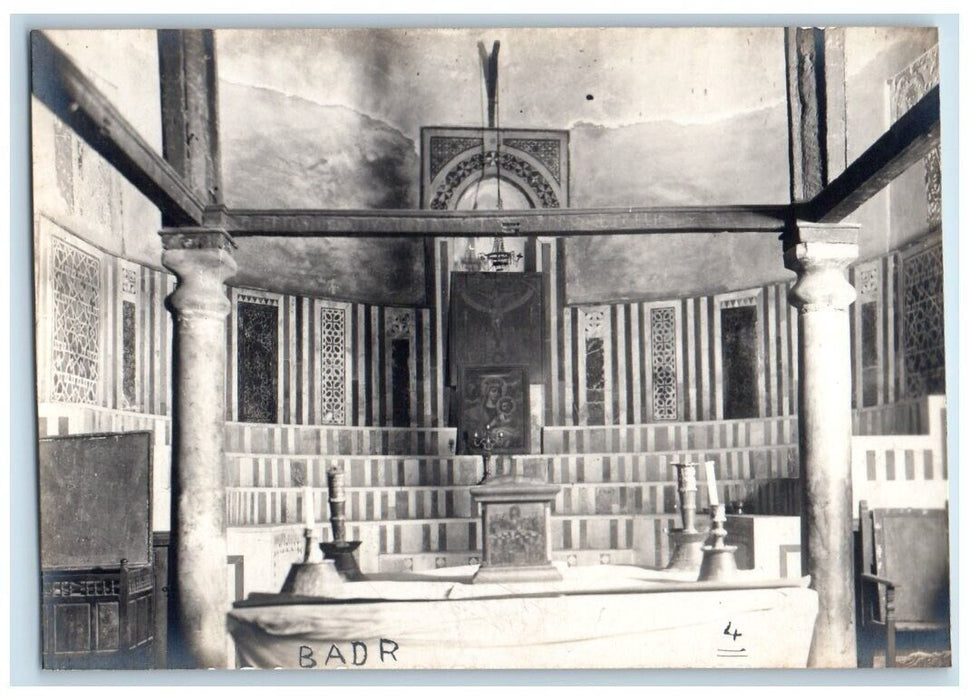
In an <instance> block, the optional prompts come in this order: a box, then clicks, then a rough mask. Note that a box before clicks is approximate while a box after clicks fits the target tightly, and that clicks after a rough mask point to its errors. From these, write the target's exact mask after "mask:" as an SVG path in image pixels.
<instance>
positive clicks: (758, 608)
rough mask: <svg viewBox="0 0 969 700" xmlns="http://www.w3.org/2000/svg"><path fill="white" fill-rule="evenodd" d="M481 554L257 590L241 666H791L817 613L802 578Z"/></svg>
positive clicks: (244, 606) (245, 621)
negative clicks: (403, 570) (524, 561)
mask: <svg viewBox="0 0 969 700" xmlns="http://www.w3.org/2000/svg"><path fill="white" fill-rule="evenodd" d="M476 568H477V567H460V568H454V569H447V570H445V569H441V570H438V571H437V572H428V573H427V574H420V575H419V574H410V575H404V576H393V577H391V576H383V577H376V578H372V579H371V580H368V581H362V582H354V583H346V584H344V585H343V586H342V588H340V590H339V592H338V593H335V594H334V595H332V596H328V597H326V598H305V597H298V596H286V595H278V594H253V595H251V596H250V597H249V598H248V599H247V600H244V601H239V602H237V603H236V604H235V607H234V609H233V610H232V611H231V612H230V613H229V616H228V627H229V631H230V633H231V634H232V637H233V639H234V641H235V645H236V651H237V654H238V658H239V659H240V661H241V665H242V666H243V667H256V668H296V669H298V668H305V669H317V670H320V669H337V668H362V669H385V670H392V669H417V668H420V669H461V668H467V669H471V668H473V669H512V668H797V667H802V668H803V667H804V666H806V664H807V658H808V650H809V647H810V643H811V635H812V632H813V628H814V620H815V617H816V615H817V607H818V600H817V594H816V593H815V592H814V591H813V590H811V589H809V588H808V587H807V583H808V579H807V578H803V579H799V580H798V579H784V580H772V581H764V580H757V579H756V578H753V577H751V576H750V575H745V572H739V575H738V578H737V579H736V580H733V581H730V582H728V583H712V582H710V583H697V582H694V581H691V580H689V579H690V578H691V577H695V574H692V575H691V574H685V575H684V574H682V573H674V572H666V571H653V570H648V569H642V568H639V567H633V566H596V567H587V568H565V567H562V574H563V580H562V581H558V582H540V583H538V582H536V583H515V584H471V583H470V579H471V576H472V575H473V573H474V571H475V569H476Z"/></svg>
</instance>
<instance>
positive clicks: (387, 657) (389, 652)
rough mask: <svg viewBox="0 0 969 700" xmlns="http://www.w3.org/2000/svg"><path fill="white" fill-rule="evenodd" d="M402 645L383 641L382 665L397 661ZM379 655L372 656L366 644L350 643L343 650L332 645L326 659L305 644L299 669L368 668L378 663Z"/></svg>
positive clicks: (379, 647)
mask: <svg viewBox="0 0 969 700" xmlns="http://www.w3.org/2000/svg"><path fill="white" fill-rule="evenodd" d="M398 649H400V645H399V644H397V642H395V641H394V640H392V639H381V640H380V643H379V644H378V651H379V659H380V663H391V659H392V660H393V661H397V656H396V654H397V650H398ZM377 658H378V657H377V655H375V654H370V653H369V650H368V648H367V644H366V643H365V642H350V643H349V648H347V644H346V643H344V644H343V648H342V649H341V648H340V646H338V645H337V644H330V648H329V650H328V651H327V652H326V657H323V655H322V654H317V650H316V649H314V648H313V647H311V646H307V645H305V644H300V645H299V667H300V668H316V667H317V666H323V667H325V666H331V665H332V666H366V665H367V663H368V661H369V663H370V664H374V663H377Z"/></svg>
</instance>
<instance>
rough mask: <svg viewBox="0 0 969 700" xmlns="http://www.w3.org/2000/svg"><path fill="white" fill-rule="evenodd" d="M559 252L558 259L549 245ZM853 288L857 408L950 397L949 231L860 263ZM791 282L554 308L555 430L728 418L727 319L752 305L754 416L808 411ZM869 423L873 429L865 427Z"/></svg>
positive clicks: (551, 400)
mask: <svg viewBox="0 0 969 700" xmlns="http://www.w3.org/2000/svg"><path fill="white" fill-rule="evenodd" d="M549 250H550V251H551V250H554V248H553V247H551V246H550V247H549ZM849 280H850V281H851V282H852V284H853V285H854V286H855V287H856V289H857V291H858V300H857V302H856V303H855V304H854V305H853V306H852V307H851V312H850V314H851V315H850V318H851V343H852V345H851V347H852V359H851V361H852V375H853V387H852V401H853V406H854V408H855V409H856V410H864V409H873V408H876V407H887V406H890V405H893V404H896V403H904V402H906V401H909V400H913V399H918V398H921V397H924V396H926V395H928V394H940V393H943V392H944V377H945V358H944V328H943V325H944V324H943V318H944V311H943V308H942V242H941V234H940V233H939V231H938V230H936V231H934V232H933V233H932V234H930V235H928V236H926V237H925V238H923V239H921V240H919V241H917V242H916V243H914V244H911V245H908V246H906V247H905V248H903V249H901V250H898V251H893V252H892V253H890V254H888V255H883V256H880V257H878V258H874V259H871V260H866V261H862V262H859V263H857V264H856V265H854V266H852V267H851V268H850V269H849ZM790 286H791V283H778V284H770V285H765V286H763V287H757V288H753V289H748V290H740V291H735V292H729V293H723V294H714V295H707V296H700V297H690V298H685V299H671V300H669V301H649V302H622V303H613V304H601V305H577V306H571V305H570V306H564V307H554V306H553V307H552V308H551V309H550V310H551V313H552V321H551V324H550V331H551V337H552V338H555V339H556V341H557V342H558V345H559V352H558V354H557V358H556V361H557V363H558V365H557V370H556V372H557V374H556V373H555V372H553V376H557V377H558V379H559V381H558V382H557V384H552V385H551V386H550V387H549V391H548V394H547V396H548V407H547V416H546V425H558V426H586V425H637V424H643V423H660V422H671V423H676V422H684V421H686V422H690V421H718V420H723V419H725V418H730V417H735V418H736V417H740V416H730V415H728V412H727V410H726V405H727V401H726V397H725V392H726V391H727V388H726V387H727V386H728V384H729V382H727V381H726V370H725V367H724V342H725V341H724V333H723V329H722V328H721V319H722V317H723V316H722V314H723V313H724V312H725V311H727V310H731V309H737V308H744V307H746V308H750V309H751V318H752V319H754V320H755V328H753V329H752V336H751V337H752V338H753V343H752V345H753V346H752V347H751V348H750V352H752V353H753V356H752V357H751V358H750V360H751V364H752V366H753V367H754V368H755V379H754V381H753V382H752V384H756V392H755V393H756V404H755V406H754V411H753V413H752V414H753V415H756V416H759V417H762V418H769V417H779V416H792V415H795V414H796V412H797V315H796V312H795V311H794V309H793V308H792V307H791V306H790V304H788V302H787V292H788V290H789V289H790ZM858 425H859V426H864V425H867V423H865V421H860V422H858Z"/></svg>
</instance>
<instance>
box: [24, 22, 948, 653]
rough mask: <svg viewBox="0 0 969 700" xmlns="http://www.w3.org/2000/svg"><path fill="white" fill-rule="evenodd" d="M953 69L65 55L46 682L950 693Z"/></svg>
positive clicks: (689, 36) (871, 50) (721, 44)
mask: <svg viewBox="0 0 969 700" xmlns="http://www.w3.org/2000/svg"><path fill="white" fill-rule="evenodd" d="M938 42H939V36H938V31H937V30H936V29H935V28H931V27H929V28H920V27H891V26H888V27H842V28H839V27H832V28H827V29H815V28H783V27H758V28H725V27H720V28H655V29H644V28H610V29H595V28H569V29H537V28H514V29H482V28H476V29H459V28H451V29H424V28H411V29H380V30H371V29H367V30H364V29H305V30H297V29H291V30H290V29H287V30H241V29H237V30H214V31H213V30H197V29H179V30H157V31H156V30H134V29H132V30H117V31H103V30H100V31H93V30H83V31H81V30H46V31H43V32H34V33H33V35H32V37H31V66H32V81H31V90H32V97H31V139H32V177H33V226H34V229H33V241H34V256H35V258H34V259H35V269H34V279H35V318H36V353H37V357H36V362H37V364H36V368H37V377H36V379H37V415H38V437H39V438H40V447H41V449H40V457H41V465H40V499H41V503H40V512H41V549H42V552H41V564H42V566H41V568H42V572H41V573H42V578H43V585H42V588H43V591H42V601H40V602H41V605H42V607H43V663H44V666H45V667H46V668H81V667H105V666H107V667H111V666H112V665H115V666H116V667H128V666H125V665H126V664H132V663H134V664H140V665H141V667H143V668H186V667H187V668H206V667H214V668H233V667H241V666H268V667H272V666H279V665H286V666H292V667H296V668H300V667H302V668H309V667H313V668H317V669H323V668H333V667H349V668H353V667H358V666H359V667H366V668H372V667H374V665H375V664H376V665H377V666H380V665H381V664H382V665H383V667H390V666H393V665H394V664H403V665H402V666H401V665H398V666H396V667H407V666H406V665H407V664H408V663H409V664H413V665H412V666H410V667H424V668H427V667H431V668H451V667H455V668H460V667H468V666H472V667H474V666H478V667H483V668H488V667H494V668H504V667H509V666H514V665H515V664H516V663H521V664H522V667H526V668H531V667H582V666H586V665H589V666H593V667H599V666H602V667H608V666H610V665H611V666H620V667H650V666H654V667H655V666H658V665H660V666H661V665H669V666H670V667H678V666H718V667H751V666H765V665H766V666H783V667H788V666H802V667H803V666H805V665H809V666H815V667H849V668H855V667H857V666H866V665H878V664H881V665H892V664H895V663H896V656H897V659H898V665H904V663H903V661H904V659H906V658H916V657H918V658H923V659H924V658H931V659H938V658H940V657H939V650H941V653H942V654H943V656H942V658H943V662H942V663H943V664H944V665H948V664H949V661H948V660H945V659H946V658H947V657H945V656H944V654H945V653H947V652H948V649H949V645H950V643H949V637H948V635H949V620H948V596H949V581H948V552H949V543H948V502H949V491H948V482H949V480H948V465H947V459H946V400H945V382H946V373H945V332H944V310H943V254H942V251H943V232H942V207H941V189H942V188H941V165H940V160H941V157H940V154H941V150H940V127H939V123H940V117H939V114H940V110H939V88H938V83H939V48H938ZM946 264H948V260H946ZM698 482H699V485H698ZM106 512H111V513H114V514H115V516H113V517H112V518H111V519H110V520H111V522H110V523H108V522H106V520H107V519H106V518H105V517H104V516H105V513H106ZM87 522H90V523H91V525H90V527H91V530H90V532H87V531H85V530H84V527H85V526H78V525H77V524H78V523H87ZM66 531H70V536H68V535H66V534H65V532H66ZM691 535H692V536H691ZM317 543H319V544H320V545H321V546H320V547H317ZM320 551H322V552H325V556H326V558H325V559H322V556H323V555H322V554H321V553H320ZM912 551H916V552H918V554H917V555H913V554H912ZM888 552H890V554H887V553H888ZM903 552H907V554H905V555H902V553H903ZM886 557H888V558H889V560H888V561H887V562H886ZM891 557H898V558H899V559H906V558H907V559H908V560H909V563H910V564H911V565H910V566H909V567H908V570H906V567H905V566H902V565H901V564H900V563H899V562H898V560H896V559H891ZM700 558H702V560H703V561H702V566H701V563H700ZM687 560H689V561H687ZM324 564H325V565H326V566H325V567H324ZM721 565H722V566H723V567H725V568H724V569H722V570H721V569H720V568H719V567H721ZM301 567H302V568H301ZM711 567H712V568H713V571H711ZM324 569H325V574H326V576H331V574H332V576H331V578H332V580H331V578H327V579H326V580H327V581H328V583H325V585H324V584H323V583H319V581H316V579H314V583H313V585H314V586H315V585H317V584H319V586H322V588H314V587H312V586H310V587H309V588H305V589H304V588H300V586H301V585H302V584H300V583H299V575H303V574H306V575H307V576H308V575H309V574H308V573H307V572H324ZM698 569H699V574H698ZM912 569H915V571H912ZM334 572H335V573H334ZM297 574H299V575H297ZM313 575H314V576H315V575H316V574H315V573H314V574H313ZM320 575H321V576H322V575H323V574H322V573H321V574H320ZM907 575H908V576H912V575H914V576H915V578H914V579H913V581H914V584H913V583H910V582H909V580H908V579H905V583H899V581H900V580H902V579H903V578H904V577H905V576H907ZM664 576H665V577H666V578H663V577H664ZM698 576H699V578H698ZM893 576H897V577H899V578H897V579H896V578H893ZM930 579H931V580H930ZM294 581H296V582H295V583H294ZM765 582H767V583H765ZM294 586H295V588H294ZM321 591H322V592H321ZM476 591H483V593H476ZM917 593H921V594H923V595H920V596H917V595H916V594H917ZM287 595H288V596H289V597H288V598H286V596H287ZM273 596H275V597H273ZM279 596H283V598H279ZM294 596H295V597H294ZM301 596H302V597H301ZM429 596H430V599H429V598H428V597H429ZM435 596H439V597H440V600H438V599H437V598H436V597H435ZM771 596H774V597H771ZM799 596H800V597H799ZM600 598H601V599H602V600H603V602H602V606H601V608H600V606H599V604H598V603H595V605H594V606H593V607H591V608H590V607H589V606H591V605H592V601H593V600H595V601H598V600H599V599H600ZM916 598H918V599H916ZM376 599H379V600H381V601H385V600H390V601H392V602H393V603H394V605H390V604H385V605H384V607H381V604H378V603H374V604H373V606H374V610H375V611H376V612H374V611H370V608H368V607H367V606H368V605H370V603H366V602H361V601H372V600H376ZM280 600H283V602H279V601H280ZM765 600H767V601H769V604H768V605H767V607H770V605H775V604H776V605H778V606H782V605H795V606H796V610H795V612H793V613H792V612H791V610H794V608H791V609H790V610H788V609H785V610H784V612H783V614H782V613H781V612H777V613H776V615H775V617H774V618H771V617H770V615H769V614H766V613H765V614H764V615H763V616H762V617H758V616H757V615H760V613H756V614H755V613H754V612H750V610H753V609H755V608H756V609H757V610H760V609H761V608H760V607H757V606H758V605H760V606H761V607H764V605H762V604H763V603H764V601H765ZM294 601H295V602H294ZM724 601H728V602H726V603H725V602H724ZM777 601H782V602H777ZM304 604H305V610H304V607H303V605H304ZM718 604H728V605H734V604H735V605H737V606H740V607H739V608H738V610H740V609H741V608H742V609H743V611H744V612H743V614H741V613H739V612H738V613H737V615H738V617H736V618H734V619H733V620H732V621H728V620H722V619H721V617H718V616H717V613H715V611H714V609H715V608H716V605H718ZM445 605H451V606H454V607H453V608H447V609H446V608H444V607H442V606H445ZM475 606H478V607H475ZM502 606H504V607H502ZM542 606H548V607H542ZM609 606H612V607H609ZM639 606H642V607H639ZM743 606H749V607H748V608H744V607H743ZM797 606H799V607H797ZM540 608H541V609H542V612H541V614H540V615H539V617H538V618H537V619H532V618H534V617H535V615H536V614H537V613H529V611H530V610H538V609H540ZM452 609H453V610H454V611H455V612H453V613H451V612H448V611H447V610H452ZM600 609H601V610H608V611H610V612H607V614H606V615H605V617H604V618H600V619H596V618H595V616H594V615H593V613H595V614H601V613H600ZM301 610H303V611H304V612H305V615H300V614H298V613H299V612H300V611H301ZM334 610H336V611H337V612H334ZM365 610H366V611H367V614H368V615H371V614H372V615H373V618H372V619H371V618H370V617H368V618H367V620H366V623H364V622H359V621H358V624H357V628H354V627H353V624H354V621H355V620H358V618H355V617H354V616H353V615H354V612H353V611H359V614H360V615H361V616H363V614H364V611H365ZM634 610H636V611H639V612H637V613H635V614H633V613H632V612H631V611H634ZM778 610H780V608H778ZM707 613H709V615H708V619H707V617H704V616H705V615H707ZM744 614H746V615H749V621H748V618H744V617H743V615H744ZM331 615H337V616H339V615H346V616H348V617H347V618H346V620H344V623H345V626H346V627H347V629H341V630H340V631H338V632H333V631H332V630H330V631H328V632H327V634H324V633H323V632H321V631H320V630H319V629H315V628H313V625H314V624H317V625H323V624H324V622H323V620H325V619H328V616H331ZM452 615H453V619H452ZM461 615H467V616H469V619H473V620H477V621H478V622H477V623H475V624H479V625H482V626H483V627H484V628H485V629H484V631H482V632H480V634H479V636H480V639H479V640H476V643H477V644H478V646H475V644H473V643H472V642H471V641H469V639H468V638H467V636H465V637H462V638H461V640H462V641H455V639H458V638H457V637H454V636H453V634H452V632H451V631H450V629H445V628H448V626H449V625H452V624H457V622H455V621H456V620H458V619H459V618H460V616H461ZM529 615H531V617H529ZM893 615H894V616H895V617H894V618H893V617H892V616H893ZM492 616H495V617H502V619H505V620H507V619H510V618H515V619H520V623H516V624H519V627H516V628H515V629H516V630H518V631H517V632H515V633H514V634H518V635H519V637H516V638H512V639H504V638H501V639H499V638H500V637H501V635H502V634H505V632H506V631H507V625H506V626H505V627H502V626H500V625H498V624H497V623H494V624H492V623H491V622H489V620H491V619H492ZM630 617H634V618H636V621H635V624H637V625H640V627H641V628H640V627H636V628H635V629H633V628H632V627H630V625H632V624H633V622H631V621H629V620H628V619H627V618H630ZM795 618H796V619H795ZM341 619H343V618H341ZM361 619H362V618H361ZM461 619H463V618H461ZM738 620H741V622H738ZM378 622H379V624H378ZM724 622H727V628H728V629H731V627H730V625H731V624H733V625H734V628H738V627H741V626H742V627H743V629H744V631H745V632H747V637H746V639H747V640H748V642H747V644H746V648H745V649H744V652H743V653H741V652H740V651H739V649H740V648H741V647H742V646H744V645H742V644H740V641H742V638H739V637H738V636H737V633H733V635H734V636H733V638H732V639H730V636H729V634H728V633H727V632H724V633H723V634H720V631H721V630H722V629H723V628H724ZM273 625H275V627H273ZM492 627H494V629H492ZM570 627H571V628H580V629H579V630H578V631H576V630H575V629H569V628H570ZM707 627H709V628H710V629H714V628H715V635H714V636H711V637H710V645H709V647H710V648H709V649H708V650H706V651H704V649H706V647H704V644H705V643H706V642H703V643H699V642H696V641H695V640H697V639H701V638H703V639H706V638H705V637H703V635H704V634H706V633H705V632H703V630H705V629H707ZM659 628H662V629H664V630H667V632H665V633H664V634H665V635H666V636H665V637H664V636H662V635H659V634H658V633H657V632H656V630H657V629H659ZM418 629H419V632H418V631H417V630H418ZM772 629H774V630H780V631H779V632H776V636H777V637H778V639H775V638H772V637H770V635H771V634H772V633H771V630H772ZM273 630H276V633H274V632H273ZM280 630H282V631H280ZM306 630H309V631H306ZM388 630H390V631H388ZM394 630H397V631H394ZM669 630H674V631H673V632H670V631H669ZM755 630H756V631H757V632H756V634H755ZM578 632H581V639H578V638H576V639H575V640H573V641H570V640H571V639H572V638H571V637H569V635H570V634H578ZM922 633H928V634H926V635H925V636H927V637H928V638H929V639H928V641H927V642H925V641H921V640H920V639H917V637H918V635H919V634H922ZM287 635H289V636H287ZM301 635H302V636H301ZM314 635H315V636H314ZM328 635H329V636H328ZM556 635H558V636H556ZM677 635H680V636H679V637H678V636H677ZM757 635H760V636H757ZM708 636H709V635H708ZM781 636H783V637H784V639H785V640H787V641H783V642H782V641H779V638H780V637H781ZM303 637H305V638H306V639H309V640H310V641H305V640H304V641H302V642H300V644H299V646H298V647H297V646H292V644H293V643H292V639H296V638H303ZM681 637H682V639H683V640H693V641H692V642H690V644H689V645H688V646H690V653H683V652H681V651H676V652H675V653H677V654H682V655H680V656H678V657H674V658H672V659H668V658H667V657H666V656H663V653H665V652H664V651H663V650H662V649H661V647H664V646H665V645H669V648H670V649H672V648H674V646H675V644H674V642H673V641H671V640H673V638H676V639H678V640H679V639H680V638H681ZM286 640H289V641H286ZM643 640H645V641H643ZM738 640H740V641H738ZM792 640H793V641H792ZM728 642H729V643H730V644H733V645H734V646H735V647H736V650H731V651H729V653H727V652H725V651H724V649H722V648H721V646H722V645H724V644H727V643H728ZM735 643H736V644H735ZM286 644H290V647H287V646H286ZM571 644H574V645H575V646H574V647H573V646H570V645H571ZM906 644H910V645H911V648H909V649H907V648H906ZM462 645H464V646H467V647H468V649H467V650H462V649H461V648H459V647H462ZM529 645H533V646H534V648H532V646H529ZM583 645H586V646H583ZM718 645H720V646H718ZM896 645H897V646H896ZM513 647H514V648H516V649H519V652H516V653H520V654H522V656H521V657H520V658H521V660H520V661H519V660H517V659H518V658H519V657H514V656H511V655H510V652H508V653H506V652H507V650H508V649H511V648H513ZM758 647H759V648H758ZM676 648H677V649H680V647H676ZM768 648H769V649H768ZM368 649H369V654H368V651H367V650H368ZM604 649H611V651H610V652H609V653H608V654H606V655H600V654H599V652H600V651H602V650H604ZM617 649H622V650H623V651H616V650H617ZM926 649H929V651H926ZM307 650H309V651H307ZM334 650H335V653H334ZM361 650H362V651H361ZM522 650H524V651H522ZM465 652H466V654H465ZM721 652H723V653H721ZM768 652H770V653H776V654H779V656H758V654H767V653H768ZM670 653H673V652H670ZM274 654H276V655H275V656H274ZM361 654H362V657H361ZM449 654H451V655H449ZM546 654H547V655H546ZM690 654H694V655H693V656H691V655H690ZM747 654H749V656H748V655H747ZM360 658H362V659H363V661H362V662H361V663H357V662H358V661H359V660H360ZM133 659H134V661H133ZM280 659H282V660H280ZM408 659H409V661H408Z"/></svg>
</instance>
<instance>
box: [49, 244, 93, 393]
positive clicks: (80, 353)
mask: <svg viewBox="0 0 969 700" xmlns="http://www.w3.org/2000/svg"><path fill="white" fill-rule="evenodd" d="M100 289H101V261H100V260H99V259H98V258H96V257H94V256H93V255H89V254H88V253H85V252H83V251H81V250H79V249H77V248H75V247H74V246H72V245H68V244H67V243H65V242H64V241H62V240H60V239H58V238H51V292H52V293H51V315H52V324H53V329H52V337H51V344H52V351H53V352H52V358H51V359H52V367H51V374H52V376H51V380H52V383H51V384H52V388H51V400H53V401H65V402H68V403H97V400H98V383H99V380H100V367H101V362H100V360H101V356H100V352H101V350H100V338H101V335H100V332H101V301H100V297H99V292H100Z"/></svg>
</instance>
